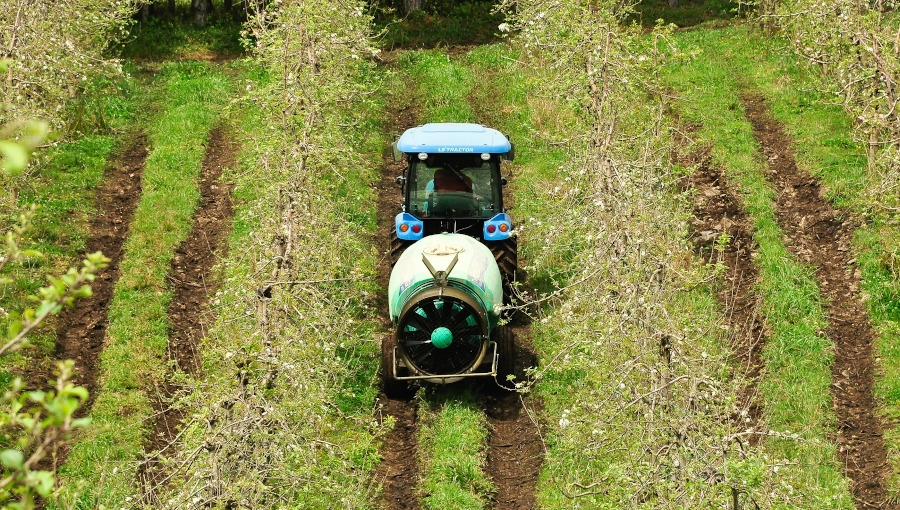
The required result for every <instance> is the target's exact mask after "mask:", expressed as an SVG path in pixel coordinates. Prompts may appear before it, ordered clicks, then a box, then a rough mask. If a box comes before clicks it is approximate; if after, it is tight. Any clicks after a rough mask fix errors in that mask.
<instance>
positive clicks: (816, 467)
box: [666, 29, 851, 507]
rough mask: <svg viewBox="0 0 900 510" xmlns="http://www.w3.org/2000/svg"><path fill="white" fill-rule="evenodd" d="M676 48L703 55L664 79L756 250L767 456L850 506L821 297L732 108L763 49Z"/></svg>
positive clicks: (736, 38) (689, 39) (713, 41)
mask: <svg viewBox="0 0 900 510" xmlns="http://www.w3.org/2000/svg"><path fill="white" fill-rule="evenodd" d="M748 41H753V42H748ZM678 42H679V44H681V45H683V46H685V47H690V46H693V45H696V46H699V47H701V48H703V49H704V53H703V54H702V55H701V56H699V57H697V58H695V59H694V60H692V61H691V62H690V63H686V64H684V65H680V66H673V67H671V68H670V69H668V70H667V73H666V82H667V83H668V85H669V86H670V87H672V88H673V89H674V90H675V91H676V93H677V94H678V95H679V96H681V99H682V100H681V101H678V103H677V104H676V108H677V110H678V112H679V114H680V115H681V116H682V118H683V119H684V120H687V121H691V122H697V123H700V124H701V125H702V126H703V127H702V129H701V131H700V133H699V135H700V138H701V143H710V144H711V145H712V148H713V152H712V154H713V164H715V165H717V166H719V167H720V168H723V169H724V170H725V173H726V175H727V176H728V178H729V180H730V181H731V182H732V183H733V185H734V186H735V187H736V188H738V190H739V191H740V192H741V193H742V195H743V200H744V205H745V209H746V211H747V213H748V214H749V215H750V217H751V219H752V221H753V224H754V228H755V232H754V238H755V239H756V241H757V242H758V243H759V257H758V258H757V259H756V262H757V264H758V265H759V269H760V277H761V281H760V283H759V292H760V293H761V295H762V297H763V299H764V301H765V315H766V321H767V324H768V329H769V331H770V336H769V338H768V343H767V345H766V347H765V350H764V358H765V361H766V371H765V373H764V376H763V378H762V380H761V382H760V391H761V394H762V396H763V398H764V401H765V416H766V421H767V422H768V425H769V427H770V429H771V430H773V431H774V432H776V433H778V434H781V435H782V436H781V437H771V438H770V439H769V440H768V441H767V448H768V449H769V451H770V452H771V453H772V454H773V455H775V456H777V457H783V458H786V459H792V461H793V462H796V463H797V465H796V467H795V472H794V473H792V474H791V475H788V476H791V477H792V478H793V480H791V483H795V484H797V486H798V487H799V488H803V487H805V490H806V491H807V494H808V496H809V497H811V498H812V500H813V501H816V502H818V504H821V505H828V506H829V507H832V506H833V507H849V506H850V505H851V499H850V496H849V493H848V492H847V487H846V481H845V480H844V479H843V478H842V475H841V467H840V464H839V462H838V460H837V457H836V450H835V447H834V445H832V444H831V443H830V442H829V438H831V437H833V434H834V433H835V430H834V428H835V417H834V413H833V411H832V409H831V399H830V393H829V386H830V380H831V375H830V364H831V361H832V357H831V349H832V345H831V343H830V341H828V339H827V338H825V336H824V334H822V333H821V332H822V331H823V330H824V329H825V326H826V318H825V317H824V315H823V310H822V302H821V297H820V296H819V292H818V287H817V283H816V281H815V279H814V277H813V274H812V271H813V270H812V268H810V267H807V266H804V265H803V264H801V263H800V262H798V261H797V260H796V259H795V258H794V257H793V256H792V255H790V254H789V253H788V251H787V249H786V248H785V246H784V244H783V243H782V237H783V233H782V232H781V230H780V227H779V225H778V223H777V221H776V219H775V207H774V204H773V197H774V192H773V190H772V189H771V186H770V185H769V184H768V182H767V181H766V179H765V173H764V172H765V166H764V162H763V161H762V158H761V156H760V155H759V148H758V146H757V143H756V142H755V140H754V138H753V133H752V128H751V126H750V124H749V122H748V121H747V120H746V119H745V118H744V117H743V114H742V108H741V106H740V103H739V101H738V93H739V91H740V90H742V89H743V88H744V87H746V86H748V85H752V82H751V80H752V77H751V75H750V74H749V72H748V71H749V70H750V69H754V68H757V67H756V66H757V65H758V63H759V61H760V60H762V59H763V57H762V56H761V52H760V47H765V44H764V43H763V42H762V41H759V40H753V39H752V38H751V37H750V35H749V34H747V33H746V32H745V31H744V30H742V29H728V30H723V31H715V32H713V31H697V32H692V33H685V34H681V35H679V36H678ZM764 92H765V91H764ZM807 122H809V121H808V120H807ZM804 162H805V161H804V160H803V159H802V158H801V164H803V163H804ZM795 435H796V436H795Z"/></svg>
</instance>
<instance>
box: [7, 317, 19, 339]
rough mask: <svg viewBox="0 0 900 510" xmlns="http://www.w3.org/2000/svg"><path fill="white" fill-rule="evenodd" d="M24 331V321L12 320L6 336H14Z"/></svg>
mask: <svg viewBox="0 0 900 510" xmlns="http://www.w3.org/2000/svg"><path fill="white" fill-rule="evenodd" d="M21 332H22V322H21V321H12V322H10V323H9V329H8V330H7V333H6V338H14V337H15V336H16V335H18V334H19V333H21Z"/></svg>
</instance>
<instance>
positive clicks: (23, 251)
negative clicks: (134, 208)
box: [0, 124, 109, 510]
mask: <svg viewBox="0 0 900 510" xmlns="http://www.w3.org/2000/svg"><path fill="white" fill-rule="evenodd" d="M37 126H38V127H37V128H32V129H31V130H30V131H29V133H26V136H25V137H24V138H23V139H20V140H21V141H17V140H9V139H0V185H6V184H8V183H9V180H10V179H11V178H14V177H15V176H16V175H18V174H19V173H21V172H22V171H24V169H25V168H26V167H27V165H28V156H29V154H30V151H31V150H33V149H34V147H36V146H37V145H38V144H39V143H40V139H41V138H42V134H41V133H42V132H46V129H43V128H41V127H40V125H39V124H38V125H37ZM12 131H14V130H10V129H0V135H3V138H6V134H7V133H9V132H12ZM3 187H4V188H6V186H3ZM12 203H13V204H15V203H16V201H15V200H13V201H12ZM13 208H17V206H16V205H13ZM34 211H35V208H34V207H33V206H32V207H31V208H29V209H28V210H26V211H24V212H20V214H19V215H18V223H16V224H14V225H13V226H12V228H11V230H9V231H8V232H7V233H6V234H5V235H4V236H3V244H2V247H0V288H2V287H6V286H7V285H10V284H11V283H12V280H11V279H9V278H5V277H3V276H2V274H3V273H2V271H3V269H4V268H5V267H6V265H7V264H10V263H16V262H20V261H23V260H27V259H29V258H35V257H40V256H41V253H40V252H37V251H35V250H30V249H27V248H23V246H22V243H23V240H24V239H25V236H26V234H27V232H28V230H29V227H30V225H31V220H32V218H33V216H34ZM3 212H5V213H7V214H8V215H11V216H14V213H15V209H13V210H12V211H3ZM108 263H109V259H107V258H106V257H104V256H103V254H102V253H100V252H96V253H92V254H90V255H88V256H87V257H86V258H85V260H84V261H83V262H82V267H81V268H80V269H76V268H70V269H69V270H68V271H67V272H66V273H65V274H63V275H61V276H52V275H48V276H47V280H48V285H47V286H45V287H42V288H40V289H39V290H38V292H37V294H36V295H32V296H28V298H27V299H28V300H30V301H32V302H35V303H37V305H36V306H35V307H33V308H32V307H25V308H24V309H23V310H22V311H20V312H10V313H6V312H4V314H5V317H4V323H5V324H4V326H5V333H4V334H3V339H2V343H3V345H2V346H0V357H2V356H6V355H9V354H10V353H12V352H14V351H16V350H19V349H21V348H23V347H25V346H27V345H28V334H29V333H31V332H32V331H33V330H34V329H35V328H36V327H38V326H39V325H40V324H41V323H43V322H44V321H45V320H46V319H47V318H48V317H50V316H51V315H54V314H57V313H59V311H60V310H62V309H63V307H64V306H71V305H72V304H73V303H74V302H75V300H76V299H79V298H85V297H89V296H90V295H91V287H90V285H89V283H90V282H91V281H93V280H94V278H95V276H96V274H97V272H98V271H100V270H101V269H103V268H104V267H106V265H107V264H108ZM74 365H75V364H74V362H73V361H71V360H67V361H63V362H60V363H58V365H57V367H58V370H59V374H58V376H57V379H56V383H55V386H54V387H53V388H52V389H51V390H49V391H46V390H41V389H38V390H33V391H25V382H23V380H22V378H16V379H15V380H14V381H13V383H12V384H11V385H10V387H9V388H8V389H7V390H6V391H5V392H4V393H3V395H2V397H0V469H2V474H0V507H2V508H9V509H23V510H25V509H31V508H34V507H35V498H36V497H38V496H40V497H42V498H47V499H50V498H51V497H52V495H53V489H54V486H55V483H56V477H55V475H54V473H53V471H50V470H45V469H40V467H41V466H43V465H44V464H45V462H44V460H45V459H46V458H47V457H48V455H50V456H51V458H55V457H56V452H57V450H58V449H59V448H60V447H61V446H62V445H63V444H65V442H66V441H67V440H68V438H69V436H70V435H71V433H72V432H73V431H74V430H76V429H78V428H81V427H84V426H86V425H87V424H88V422H89V419H88V418H76V417H75V413H76V411H77V410H78V408H79V407H80V406H81V404H82V403H83V402H85V401H86V400H87V398H88V392H87V390H86V389H85V388H83V387H80V386H75V385H74V384H72V382H71V377H72V373H73V369H74Z"/></svg>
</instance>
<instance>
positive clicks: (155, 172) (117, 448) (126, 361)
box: [60, 62, 230, 508]
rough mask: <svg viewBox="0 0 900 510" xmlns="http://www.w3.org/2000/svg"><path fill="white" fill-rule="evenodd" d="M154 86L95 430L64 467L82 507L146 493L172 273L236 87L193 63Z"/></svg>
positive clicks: (167, 69)
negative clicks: (143, 475)
mask: <svg viewBox="0 0 900 510" xmlns="http://www.w3.org/2000/svg"><path fill="white" fill-rule="evenodd" d="M156 83H158V85H153V86H150V87H149V89H148V90H146V91H145V92H146V94H147V96H148V97H157V94H159V95H160V96H161V99H160V105H159V110H160V111H159V114H158V116H156V117H155V118H153V119H152V120H151V121H150V122H149V125H148V127H147V131H148V135H149V140H150V144H151V147H152V148H151V153H150V156H149V157H148V159H147V161H146V165H145V169H144V177H143V191H142V195H141V201H140V204H139V205H138V208H137V210H136V212H135V215H134V218H133V220H132V224H131V227H130V232H129V237H128V240H127V241H126V243H125V255H124V258H123V260H122V263H121V276H120V279H119V282H118V283H117V285H116V290H115V294H114V296H113V299H112V302H111V303H110V307H109V328H108V332H107V339H108V340H107V341H108V345H107V347H106V349H105V350H104V352H103V354H102V356H101V364H100V365H101V367H100V368H101V371H102V373H101V376H100V383H99V389H98V391H97V394H96V395H95V398H96V400H95V401H94V404H93V407H92V409H91V413H90V416H91V419H92V427H91V428H90V429H89V430H88V431H87V432H86V433H85V434H84V435H82V436H81V437H79V438H78V439H77V441H76V443H75V444H74V445H73V446H72V450H71V453H70V455H69V458H68V461H67V462H66V464H65V465H64V466H63V467H62V468H61V470H60V473H61V476H62V477H64V478H65V479H66V480H67V482H68V483H70V484H71V485H70V486H71V487H72V490H73V491H77V492H78V493H77V495H76V494H74V493H73V494H72V497H73V498H74V499H76V505H77V507H78V508H98V507H100V506H101V505H102V506H107V507H112V506H120V505H123V504H125V503H126V502H128V501H132V500H133V499H132V498H134V497H136V494H137V493H138V491H139V488H138V487H137V486H136V472H137V467H138V464H139V459H140V458H141V455H142V454H143V448H144V444H143V443H144V438H145V437H146V435H147V434H148V432H149V431H148V430H147V426H148V423H152V421H146V418H147V417H148V416H150V415H151V414H152V413H153V408H152V407H151V405H150V399H149V397H148V393H150V394H152V392H155V391H158V390H157V389H155V385H156V384H161V382H162V381H163V380H164V379H165V377H166V363H167V359H166V344H167V341H168V333H169V328H170V327H171V325H169V324H168V323H167V320H166V308H167V306H168V303H169V300H170V299H171V293H170V290H169V285H168V282H167V280H166V276H167V274H168V272H169V267H170V265H171V260H172V257H173V254H174V251H175V249H176V248H177V246H178V245H179V244H180V243H181V242H182V240H183V239H184V238H185V236H186V235H187V232H188V231H189V229H190V227H191V222H192V217H193V212H194V209H195V208H196V206H197V202H198V200H199V192H198V190H197V185H196V179H197V177H198V175H199V172H200V166H201V163H202V160H203V156H204V151H205V147H204V144H205V142H206V139H207V135H208V133H209V131H210V130H211V129H212V128H213V126H214V124H215V123H216V122H217V120H218V119H219V115H220V111H221V109H222V108H223V106H224V99H225V98H226V97H227V96H228V93H229V91H230V86H229V84H228V81H227V80H226V78H225V77H224V76H223V75H222V74H221V73H219V72H217V71H215V70H214V69H213V68H212V67H211V66H209V65H206V64H201V63H194V62H181V63H167V64H164V65H163V66H162V68H161V70H160V72H159V75H158V77H157V79H156Z"/></svg>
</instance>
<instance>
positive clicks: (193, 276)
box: [141, 126, 238, 503]
mask: <svg viewBox="0 0 900 510" xmlns="http://www.w3.org/2000/svg"><path fill="white" fill-rule="evenodd" d="M237 151H238V146H237V144H235V143H234V142H233V141H232V140H231V139H230V138H228V136H227V133H226V130H225V129H224V128H223V127H221V126H219V127H217V128H215V129H214V130H213V131H212V133H211V134H210V140H209V145H208V146H207V148H206V155H205V157H204V160H203V166H202V169H201V173H200V179H199V182H198V187H199V189H200V202H199V204H198V207H197V211H196V212H195V213H194V224H193V226H192V227H191V230H190V232H189V233H188V236H187V238H186V239H185V240H184V242H182V244H181V246H179V247H178V249H177V250H176V252H175V257H174V258H173V260H172V269H171V272H170V275H169V281H170V282H171V284H172V290H173V297H172V301H171V302H170V303H169V308H168V317H169V323H170V324H171V325H172V331H171V333H170V335H169V344H168V358H169V360H170V362H172V363H173V364H174V367H173V368H174V369H175V370H178V371H181V372H185V373H188V374H192V375H196V374H197V373H199V371H200V368H201V367H200V355H199V352H198V344H199V343H200V341H201V340H202V339H203V336H204V333H205V332H206V327H207V325H209V324H211V323H212V322H213V321H214V320H215V317H214V316H213V313H212V312H211V311H210V310H209V308H208V307H207V303H208V300H209V296H210V295H212V294H213V293H214V292H215V290H216V284H215V282H214V281H213V280H211V279H210V273H211V271H212V267H213V266H214V265H215V264H216V262H218V261H219V260H220V259H221V258H222V257H224V256H225V255H226V251H227V249H228V235H229V234H230V232H231V219H232V217H233V216H234V211H233V206H232V200H231V192H232V188H233V186H232V185H231V184H229V183H227V182H225V181H223V180H222V179H221V175H222V171H223V169H224V168H226V167H228V166H231V165H233V164H234V163H235V160H236V157H237ZM156 386H157V392H156V394H155V395H151V398H152V399H153V401H154V404H153V407H154V411H155V413H154V422H155V423H154V430H155V432H154V433H153V434H152V435H151V436H150V438H149V439H148V441H147V444H146V445H145V451H147V452H148V453H153V457H152V458H153V459H156V458H158V456H160V455H163V454H164V452H165V450H167V449H168V448H170V447H171V446H172V443H173V440H174V438H175V436H176V433H177V431H178V430H179V428H180V426H181V424H182V422H183V420H184V416H183V413H182V411H181V410H180V409H176V408H173V407H172V406H171V401H172V400H173V399H174V398H176V397H177V395H178V392H179V391H180V390H181V389H180V388H179V387H178V386H177V385H176V384H174V383H172V382H171V381H163V382H157V384H156ZM150 464H152V462H151V463H150ZM164 474H165V473H163V472H162V470H160V469H156V468H153V467H151V466H150V465H146V464H145V465H144V466H142V469H141V481H142V483H143V484H144V487H145V492H146V493H147V495H146V496H145V499H147V500H148V501H147V502H148V503H149V502H152V501H151V500H152V497H151V493H152V490H153V487H154V486H156V485H157V483H158V482H159V481H160V480H161V479H162V476H163V475H164Z"/></svg>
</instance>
